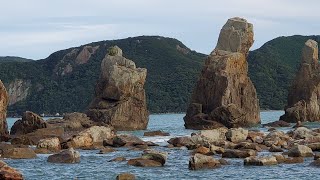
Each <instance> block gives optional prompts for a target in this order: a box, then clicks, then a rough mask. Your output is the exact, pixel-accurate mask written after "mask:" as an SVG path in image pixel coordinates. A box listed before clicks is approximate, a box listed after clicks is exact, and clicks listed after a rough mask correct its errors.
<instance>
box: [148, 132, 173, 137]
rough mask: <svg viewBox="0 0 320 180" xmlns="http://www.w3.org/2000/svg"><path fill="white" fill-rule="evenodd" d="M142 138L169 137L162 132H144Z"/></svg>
mask: <svg viewBox="0 0 320 180" xmlns="http://www.w3.org/2000/svg"><path fill="white" fill-rule="evenodd" d="M143 136H170V134H169V133H167V132H163V131H149V132H144V133H143Z"/></svg>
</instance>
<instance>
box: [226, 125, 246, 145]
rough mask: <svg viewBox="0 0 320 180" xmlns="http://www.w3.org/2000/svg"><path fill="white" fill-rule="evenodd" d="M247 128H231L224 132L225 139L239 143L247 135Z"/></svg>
mask: <svg viewBox="0 0 320 180" xmlns="http://www.w3.org/2000/svg"><path fill="white" fill-rule="evenodd" d="M248 132H249V131H248V130H247V129H243V128H231V129H228V131H227V133H226V137H227V140H229V141H231V142H234V143H239V142H242V141H245V140H246V139H247V137H248Z"/></svg>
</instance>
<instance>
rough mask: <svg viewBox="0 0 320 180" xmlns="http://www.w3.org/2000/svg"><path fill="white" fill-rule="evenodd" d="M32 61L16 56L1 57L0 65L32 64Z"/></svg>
mask: <svg viewBox="0 0 320 180" xmlns="http://www.w3.org/2000/svg"><path fill="white" fill-rule="evenodd" d="M30 61H32V59H26V58H22V57H16V56H0V63H3V62H30Z"/></svg>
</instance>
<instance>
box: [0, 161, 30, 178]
mask: <svg viewBox="0 0 320 180" xmlns="http://www.w3.org/2000/svg"><path fill="white" fill-rule="evenodd" d="M0 179H2V180H23V179H24V178H23V176H22V174H21V173H20V172H19V171H18V170H16V169H14V168H12V167H10V166H9V165H8V164H7V163H5V162H3V161H1V160H0Z"/></svg>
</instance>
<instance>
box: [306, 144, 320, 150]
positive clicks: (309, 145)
mask: <svg viewBox="0 0 320 180" xmlns="http://www.w3.org/2000/svg"><path fill="white" fill-rule="evenodd" d="M307 146H308V147H309V148H311V149H312V151H320V143H311V144H307Z"/></svg>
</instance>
